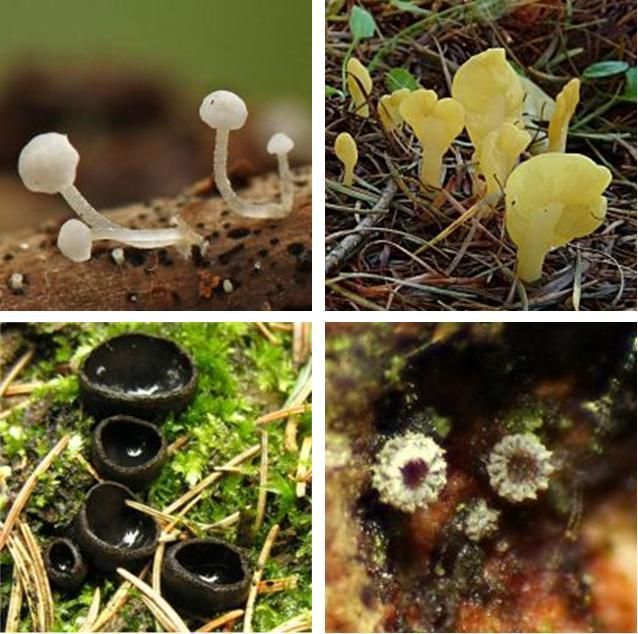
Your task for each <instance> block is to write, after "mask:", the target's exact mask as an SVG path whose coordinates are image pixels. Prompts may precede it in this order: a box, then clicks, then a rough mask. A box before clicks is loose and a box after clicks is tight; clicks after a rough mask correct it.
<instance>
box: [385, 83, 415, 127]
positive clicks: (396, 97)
mask: <svg viewBox="0 0 638 634" xmlns="http://www.w3.org/2000/svg"><path fill="white" fill-rule="evenodd" d="M409 94H410V90H409V89H408V88H399V89H398V90H395V91H394V92H393V93H392V94H391V95H383V97H381V99H379V104H378V105H377V112H378V114H379V119H380V120H381V125H383V127H384V129H385V130H386V132H394V130H397V129H398V128H400V127H401V125H402V124H403V119H402V118H401V114H400V113H399V106H400V105H401V102H402V101H403V99H404V97H405V96H406V95H409Z"/></svg>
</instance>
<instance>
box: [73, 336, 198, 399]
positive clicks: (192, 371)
mask: <svg viewBox="0 0 638 634" xmlns="http://www.w3.org/2000/svg"><path fill="white" fill-rule="evenodd" d="M129 337H132V338H140V339H146V340H152V341H154V342H155V343H157V342H159V343H161V344H162V345H169V346H170V347H172V348H173V351H174V353H175V354H176V355H177V356H179V357H180V358H181V359H183V360H184V361H186V364H185V365H186V366H187V367H188V373H189V376H187V377H186V380H185V381H184V382H183V383H181V384H180V385H179V386H178V387H174V388H170V389H166V390H162V391H161V392H159V393H157V394H151V395H148V394H144V395H138V394H131V393H130V392H126V391H125V390H121V389H117V388H115V387H112V386H109V385H104V384H101V383H97V382H96V381H95V380H94V378H93V377H91V376H90V375H89V374H88V368H87V365H88V363H89V360H90V359H91V358H92V357H93V356H94V355H95V354H96V353H97V351H98V350H100V349H101V348H103V347H105V346H107V345H108V344H110V343H113V342H115V341H118V340H121V339H126V338H129ZM78 376H79V381H80V388H81V389H84V390H85V391H88V392H91V393H92V394H93V395H94V396H97V397H100V398H102V399H109V400H117V401H120V402H124V403H127V404H128V405H131V406H133V407H139V408H141V409H149V410H150V409H153V408H154V407H157V406H158V405H164V406H165V405H167V404H168V403H169V402H170V401H171V399H173V398H174V397H175V396H178V395H181V394H191V393H193V392H194V391H195V387H196V385H197V380H198V372H197V367H196V365H195V362H194V360H193V357H192V356H191V355H190V354H189V353H188V352H187V351H186V350H184V348H182V346H180V345H179V344H178V343H176V342H175V341H173V340H172V339H168V338H166V337H158V336H157V335H150V334H146V333H143V332H128V333H122V334H120V335H115V336H114V337H110V338H109V339H105V340H104V341H102V342H101V343H99V344H98V345H97V346H95V347H94V348H93V349H92V350H91V351H90V352H89V353H88V354H87V355H86V357H85V358H84V359H83V360H82V363H81V365H80V369H79V371H78ZM189 400H190V399H189Z"/></svg>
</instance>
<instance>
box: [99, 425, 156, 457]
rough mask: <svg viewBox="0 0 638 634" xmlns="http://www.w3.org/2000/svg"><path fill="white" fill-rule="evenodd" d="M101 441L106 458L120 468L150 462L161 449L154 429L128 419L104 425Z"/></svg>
mask: <svg viewBox="0 0 638 634" xmlns="http://www.w3.org/2000/svg"><path fill="white" fill-rule="evenodd" d="M120 421H124V422H125V423H126V424H122V423H121V422H120ZM101 440H102V447H103V448H104V452H105V454H106V455H107V457H108V458H110V459H111V460H112V461H113V462H114V463H115V464H117V465H121V466H122V467H138V466H140V465H143V464H144V463H146V462H148V461H149V460H152V459H153V458H154V457H155V456H156V455H157V454H158V452H159V451H160V449H161V448H162V441H161V438H160V437H159V435H158V432H157V431H156V430H155V429H154V428H149V427H148V426H146V425H143V424H140V423H137V422H135V420H132V419H130V418H127V419H117V420H115V421H113V422H112V423H111V424H109V425H105V426H104V428H103V429H102V432H101Z"/></svg>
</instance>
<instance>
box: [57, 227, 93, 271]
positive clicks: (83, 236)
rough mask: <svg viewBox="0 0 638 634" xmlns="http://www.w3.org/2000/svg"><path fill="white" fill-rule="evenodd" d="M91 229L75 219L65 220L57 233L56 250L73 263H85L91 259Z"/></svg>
mask: <svg viewBox="0 0 638 634" xmlns="http://www.w3.org/2000/svg"><path fill="white" fill-rule="evenodd" d="M92 242H93V240H92V237H91V229H90V227H88V226H87V225H85V224H84V223H83V222H81V221H80V220H76V219H75V218H74V219H72V220H67V221H66V222H65V223H64V224H63V225H62V227H61V228H60V233H58V249H60V251H61V252H62V255H64V256H66V257H67V258H69V260H72V261H73V262H87V261H88V260H90V259H91V245H92Z"/></svg>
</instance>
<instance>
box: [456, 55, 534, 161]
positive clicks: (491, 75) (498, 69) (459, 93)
mask: <svg viewBox="0 0 638 634" xmlns="http://www.w3.org/2000/svg"><path fill="white" fill-rule="evenodd" d="M452 96H453V97H454V98H455V99H456V100H457V101H459V102H460V103H461V104H462V105H463V107H464V108H465V127H466V128H467V131H468V134H469V135H470V140H471V141H472V144H473V145H474V147H475V148H476V149H477V150H478V149H479V148H480V145H481V144H482V143H483V141H484V139H485V137H486V136H487V135H488V134H489V133H490V132H492V131H493V130H496V129H498V128H500V127H501V125H503V123H513V124H520V123H521V121H522V111H523V98H524V96H525V93H524V91H523V87H522V85H521V81H520V79H519V77H518V75H517V74H516V73H515V72H514V69H513V68H512V67H511V66H510V65H509V64H508V62H507V60H506V59H505V51H504V50H503V49H502V48H490V49H488V50H486V51H483V52H482V53H479V54H478V55H473V56H472V57H470V59H468V60H467V61H466V62H465V63H464V64H463V65H462V66H461V67H460V68H459V69H458V70H457V71H456V73H455V75H454V79H453V81H452Z"/></svg>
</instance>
